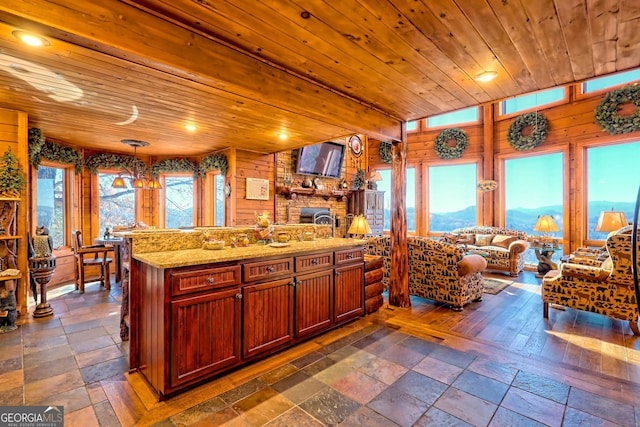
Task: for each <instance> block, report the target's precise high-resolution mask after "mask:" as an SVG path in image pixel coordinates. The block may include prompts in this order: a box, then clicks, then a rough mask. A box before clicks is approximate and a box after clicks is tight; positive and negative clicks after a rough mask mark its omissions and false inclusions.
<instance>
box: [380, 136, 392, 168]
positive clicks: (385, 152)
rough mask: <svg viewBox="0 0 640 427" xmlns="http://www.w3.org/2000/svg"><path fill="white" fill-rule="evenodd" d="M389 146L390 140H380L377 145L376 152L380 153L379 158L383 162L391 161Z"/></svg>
mask: <svg viewBox="0 0 640 427" xmlns="http://www.w3.org/2000/svg"><path fill="white" fill-rule="evenodd" d="M391 148H392V145H391V143H390V142H386V141H382V142H381V143H380V146H379V147H378V154H380V160H382V161H383V162H384V163H391V157H392V156H391Z"/></svg>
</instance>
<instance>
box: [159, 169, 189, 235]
mask: <svg viewBox="0 0 640 427" xmlns="http://www.w3.org/2000/svg"><path fill="white" fill-rule="evenodd" d="M164 196H165V212H164V213H165V224H164V226H165V227H166V228H180V227H192V226H193V197H194V189H193V177H192V176H165V183H164Z"/></svg>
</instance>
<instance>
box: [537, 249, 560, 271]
mask: <svg viewBox="0 0 640 427" xmlns="http://www.w3.org/2000/svg"><path fill="white" fill-rule="evenodd" d="M530 248H531V249H533V250H534V251H535V253H536V258H537V259H538V274H536V277H544V275H545V274H546V273H547V272H548V271H551V270H557V269H558V264H556V263H555V262H553V260H552V257H553V254H554V253H556V252H557V251H560V250H562V248H557V247H555V248H554V247H551V246H530Z"/></svg>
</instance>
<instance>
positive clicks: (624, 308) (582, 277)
mask: <svg viewBox="0 0 640 427" xmlns="http://www.w3.org/2000/svg"><path fill="white" fill-rule="evenodd" d="M606 247H607V252H608V253H609V257H608V258H607V259H606V260H605V261H604V262H602V263H601V264H599V265H586V264H574V263H571V262H565V263H562V264H560V269H559V270H551V271H549V272H548V273H547V274H546V275H545V276H544V278H543V279H542V305H543V316H544V317H545V318H547V317H548V316H549V304H558V305H562V306H566V307H570V308H575V309H578V310H583V311H590V312H592V313H598V314H603V315H605V316H609V317H613V318H615V319H623V320H628V321H629V326H630V327H631V330H632V331H633V333H634V334H636V335H640V331H639V330H638V306H637V305H636V294H635V291H634V287H633V275H632V270H631V266H632V263H631V227H624V228H622V229H620V230H618V231H617V232H614V233H610V234H609V236H608V237H607V243H606ZM638 252H640V244H639V245H638ZM637 268H638V269H640V261H638V263H637Z"/></svg>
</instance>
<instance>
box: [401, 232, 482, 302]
mask: <svg viewBox="0 0 640 427" xmlns="http://www.w3.org/2000/svg"><path fill="white" fill-rule="evenodd" d="M407 243H408V245H409V293H410V294H411V295H416V296H419V297H423V298H427V299H431V300H434V301H439V302H443V303H446V304H449V305H450V306H451V308H452V309H453V310H456V311H461V310H462V308H463V306H464V305H465V304H468V303H470V302H472V301H480V300H481V299H482V293H483V292H484V281H483V278H482V270H484V269H485V268H486V267H487V261H486V260H485V259H484V258H483V257H482V256H480V255H465V253H464V250H463V249H462V248H461V247H459V246H457V245H454V244H451V243H445V242H438V241H435V240H431V239H428V238H426V237H419V236H411V237H408V238H407Z"/></svg>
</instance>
